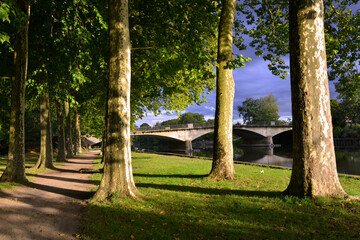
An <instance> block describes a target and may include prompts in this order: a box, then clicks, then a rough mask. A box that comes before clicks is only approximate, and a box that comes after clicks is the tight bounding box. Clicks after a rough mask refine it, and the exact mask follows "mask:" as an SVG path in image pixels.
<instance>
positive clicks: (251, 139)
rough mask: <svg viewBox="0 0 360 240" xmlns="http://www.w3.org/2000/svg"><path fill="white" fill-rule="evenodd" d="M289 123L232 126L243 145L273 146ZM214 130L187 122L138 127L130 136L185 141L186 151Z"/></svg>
mask: <svg viewBox="0 0 360 240" xmlns="http://www.w3.org/2000/svg"><path fill="white" fill-rule="evenodd" d="M291 130H292V126H291V125H278V126H277V125H264V126H262V125H239V124H235V125H234V126H233V133H234V134H235V135H237V136H240V137H242V138H243V139H244V144H243V146H252V147H273V146H274V143H273V137H274V136H276V135H278V134H280V133H283V132H286V131H291ZM211 132H214V126H196V125H195V126H194V124H188V125H185V126H179V127H171V126H169V127H165V128H162V129H138V130H136V131H132V132H131V135H132V136H159V137H166V138H172V139H176V140H179V141H182V142H185V150H186V152H191V151H192V144H191V142H192V141H193V140H195V139H197V138H199V137H201V136H203V135H205V134H208V133H211Z"/></svg>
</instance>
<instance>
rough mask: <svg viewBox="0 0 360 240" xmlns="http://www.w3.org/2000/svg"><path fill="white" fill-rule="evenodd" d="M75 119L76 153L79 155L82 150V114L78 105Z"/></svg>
mask: <svg viewBox="0 0 360 240" xmlns="http://www.w3.org/2000/svg"><path fill="white" fill-rule="evenodd" d="M74 119H75V129H74V130H75V135H74V136H75V137H74V154H75V155H78V154H80V153H81V152H82V151H81V130H80V114H79V112H78V109H77V108H76V107H74Z"/></svg>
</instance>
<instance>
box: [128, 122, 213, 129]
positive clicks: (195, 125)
mask: <svg viewBox="0 0 360 240" xmlns="http://www.w3.org/2000/svg"><path fill="white" fill-rule="evenodd" d="M201 127H214V124H207V123H205V124H204V123H188V124H177V125H165V126H161V125H158V126H153V127H139V128H135V130H136V131H143V130H162V129H164V130H166V129H183V128H185V129H187V128H201Z"/></svg>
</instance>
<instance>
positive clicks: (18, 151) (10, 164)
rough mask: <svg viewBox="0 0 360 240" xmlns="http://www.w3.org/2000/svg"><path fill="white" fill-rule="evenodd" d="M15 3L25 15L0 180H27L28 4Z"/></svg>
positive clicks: (17, 45) (17, 48)
mask: <svg viewBox="0 0 360 240" xmlns="http://www.w3.org/2000/svg"><path fill="white" fill-rule="evenodd" d="M16 7H17V8H18V9H19V10H20V11H21V12H23V13H24V15H25V16H27V17H26V18H25V20H24V22H23V25H24V26H23V28H21V29H19V31H17V32H16V34H15V44H14V62H15V73H14V76H15V77H13V78H12V86H11V112H10V133H9V156H8V161H7V165H6V168H5V170H4V172H3V174H2V176H1V179H0V180H1V181H18V182H22V181H27V179H26V174H25V126H24V115H25V86H26V77H27V67H28V27H29V18H30V4H29V1H28V0H16Z"/></svg>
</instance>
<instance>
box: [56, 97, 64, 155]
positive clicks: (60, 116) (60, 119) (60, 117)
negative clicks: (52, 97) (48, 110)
mask: <svg viewBox="0 0 360 240" xmlns="http://www.w3.org/2000/svg"><path fill="white" fill-rule="evenodd" d="M56 114H57V127H58V154H57V157H56V161H58V162H64V161H65V160H66V151H65V126H64V107H63V105H62V104H61V103H60V102H59V101H56Z"/></svg>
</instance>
